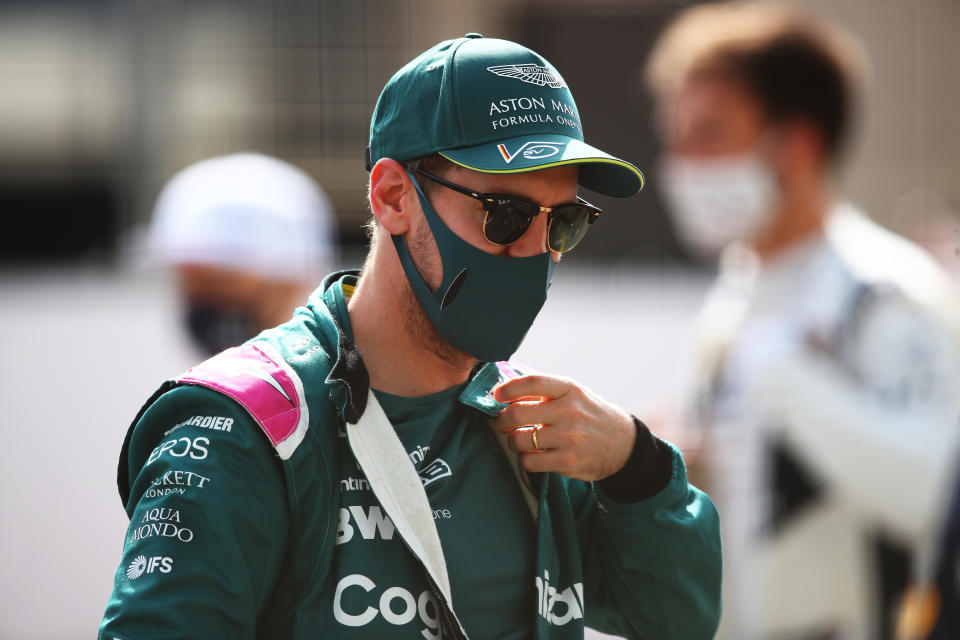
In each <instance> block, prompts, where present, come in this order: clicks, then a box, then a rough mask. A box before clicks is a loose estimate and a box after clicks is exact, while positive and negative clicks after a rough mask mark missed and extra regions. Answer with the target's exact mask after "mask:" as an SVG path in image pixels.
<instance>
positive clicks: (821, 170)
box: [647, 3, 960, 640]
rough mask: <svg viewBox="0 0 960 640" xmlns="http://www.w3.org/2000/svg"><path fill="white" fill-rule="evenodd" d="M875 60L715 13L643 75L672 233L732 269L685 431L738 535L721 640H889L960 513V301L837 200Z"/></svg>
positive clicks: (740, 16) (714, 305) (771, 18)
mask: <svg viewBox="0 0 960 640" xmlns="http://www.w3.org/2000/svg"><path fill="white" fill-rule="evenodd" d="M864 61H865V57H864V56H863V54H862V53H860V50H859V47H858V45H857V44H856V43H855V41H853V40H852V39H851V38H850V37H849V36H847V35H845V34H843V33H842V32H840V31H839V30H838V29H837V28H835V27H833V26H831V25H828V24H825V23H823V22H822V21H820V20H817V19H815V18H812V17H810V16H807V15H805V14H802V13H798V12H796V11H794V10H792V9H789V8H786V7H783V6H780V5H772V4H759V3H719V4H710V5H706V6H701V7H696V8H693V9H690V10H688V11H685V12H683V13H682V14H681V15H680V17H679V18H678V19H677V20H676V21H675V22H674V23H673V24H672V25H670V26H669V27H668V28H667V30H666V31H665V33H664V34H663V35H662V36H661V39H660V40H659V42H658V44H657V45H656V47H655V48H654V51H653V54H652V56H651V59H650V61H649V64H648V68H647V74H648V76H647V77H648V81H649V84H650V86H651V88H652V90H653V92H654V94H655V97H656V99H657V103H658V104H657V106H658V118H659V125H660V128H661V133H662V138H663V142H664V147H665V154H664V159H663V162H662V165H661V169H662V170H661V172H660V178H661V180H660V185H661V187H662V188H663V190H664V193H665V195H666V197H667V204H668V205H669V208H670V213H671V214H672V217H673V220H674V222H675V226H676V228H677V230H678V231H679V232H680V235H681V236H682V238H683V239H684V240H685V241H686V242H687V244H688V246H689V247H690V248H691V250H692V251H694V252H695V253H697V254H699V255H701V256H705V257H707V258H709V259H714V258H717V257H720V256H721V254H722V258H721V260H720V274H719V277H718V278H717V281H716V283H715V286H714V289H713V291H712V292H711V294H710V295H709V296H708V298H707V301H706V303H705V306H704V308H703V310H702V312H701V317H700V322H699V324H698V326H699V334H698V336H697V342H696V343H695V349H694V351H695V353H696V362H695V367H694V369H695V375H694V378H695V379H696V383H695V384H694V385H693V387H694V390H693V392H692V394H691V395H692V398H691V401H690V414H691V415H690V422H691V423H692V424H693V425H695V427H696V429H695V430H694V431H695V433H697V434H700V436H701V439H700V440H699V442H698V444H697V446H696V447H694V449H696V450H697V451H698V452H699V463H700V464H701V466H702V468H703V470H704V472H705V474H706V478H707V479H708V480H707V486H708V487H710V491H711V494H712V495H714V497H715V498H716V500H717V505H718V509H719V511H720V513H721V518H722V522H723V523H724V531H723V538H724V540H723V544H724V596H723V597H724V615H723V620H722V623H721V631H720V636H719V637H723V638H735V639H736V640H751V639H754V638H790V639H796V640H802V639H808V638H809V639H821V638H833V639H840V638H843V639H862V640H877V639H883V638H890V637H892V634H893V624H892V620H893V619H894V617H895V616H894V613H895V611H896V609H897V608H898V607H899V606H900V603H901V601H902V600H903V598H904V596H905V594H906V593H907V591H908V589H907V585H908V583H909V582H910V581H912V580H921V581H923V580H925V579H926V578H927V577H929V576H928V575H926V574H928V573H929V572H930V571H931V567H930V565H931V562H930V557H931V555H932V553H931V550H932V549H934V548H935V547H936V544H937V541H936V538H937V531H938V529H939V521H940V520H941V518H942V517H943V514H944V513H945V510H946V504H947V497H948V495H949V492H950V487H951V484H952V479H953V477H954V476H953V468H954V467H955V461H956V460H957V459H958V456H957V453H956V450H957V441H958V435H960V425H958V420H957V419H958V415H960V404H958V403H960V338H958V336H960V333H958V314H957V308H956V294H955V291H954V290H953V288H952V286H951V283H950V281H949V279H948V278H947V276H946V275H945V274H944V273H943V272H942V271H941V270H940V269H939V268H938V267H937V266H936V265H935V264H934V262H933V261H932V260H931V259H930V258H929V257H928V256H927V255H926V254H924V253H923V252H922V251H921V250H919V249H918V248H917V247H916V246H914V245H912V244H911V243H909V242H907V241H906V240H904V239H903V238H900V237H898V236H896V235H894V234H893V233H890V232H888V231H886V230H884V229H882V228H881V227H879V226H878V225H876V224H875V223H873V222H871V221H870V220H869V219H868V218H867V217H865V216H864V215H863V214H862V213H860V212H859V211H857V210H856V209H854V208H853V207H852V206H851V205H849V204H846V203H844V202H843V201H842V199H841V198H840V197H839V196H838V195H837V194H836V189H835V182H836V180H835V178H836V174H837V172H838V171H839V169H840V168H841V165H842V160H843V156H844V152H845V146H846V144H847V140H848V137H849V129H850V127H851V123H852V121H853V120H854V112H855V109H854V106H855V103H856V102H857V94H858V92H859V85H860V83H861V81H862V77H863V74H864V66H865V65H864ZM687 453H688V457H689V456H690V454H691V453H693V451H688V452H687Z"/></svg>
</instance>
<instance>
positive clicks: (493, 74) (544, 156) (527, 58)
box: [367, 33, 643, 198]
mask: <svg viewBox="0 0 960 640" xmlns="http://www.w3.org/2000/svg"><path fill="white" fill-rule="evenodd" d="M433 153H439V154H440V155H442V156H444V157H445V158H447V159H448V160H450V161H451V162H454V163H456V164H458V165H460V166H462V167H465V168H467V169H470V170H472V171H479V172H482V173H523V172H526V171H536V170H538V169H547V168H549V167H557V166H561V165H568V164H576V165H579V168H580V171H579V181H580V184H581V185H582V186H584V187H586V188H587V189H591V190H593V191H597V192H599V193H602V194H605V195H609V196H615V197H619V198H625V197H627V196H632V195H633V194H635V193H637V192H638V191H639V190H640V189H641V188H643V174H642V173H640V170H639V169H637V168H636V167H635V166H633V165H632V164H630V163H629V162H625V161H624V160H620V159H619V158H615V157H613V156H611V155H610V154H608V153H604V152H603V151H600V150H599V149H597V148H595V147H592V146H590V145H588V144H587V143H585V142H584V141H583V128H582V125H581V124H580V112H579V111H577V105H576V103H575V102H574V100H573V94H571V93H570V89H569V88H568V87H567V84H566V82H564V81H563V77H562V76H561V75H560V73H559V72H558V71H557V70H556V69H554V68H553V66H552V65H551V64H550V63H549V62H547V61H546V60H545V59H544V58H543V57H542V56H540V55H539V54H537V53H535V52H534V51H531V50H530V49H527V48H526V47H523V46H521V45H519V44H516V43H515V42H510V41H508V40H497V39H494V38H484V37H483V36H481V35H480V34H476V33H469V34H467V35H466V36H465V37H463V38H457V39H455V40H447V41H444V42H441V43H440V44H438V45H436V46H435V47H433V48H431V49H429V50H427V51H425V52H424V53H422V54H420V55H419V56H417V57H416V58H414V59H413V60H411V61H410V62H409V63H407V65H406V66H404V67H403V68H402V69H400V70H399V71H397V73H395V74H394V76H393V77H392V78H390V81H389V82H387V85H386V86H385V87H384V88H383V92H382V93H381V94H380V98H379V99H378V100H377V106H376V108H375V109H374V111H373V119H372V120H371V122H370V146H369V147H368V148H367V170H368V171H369V170H370V168H371V167H372V166H373V164H375V163H376V162H377V161H378V160H380V159H381V158H393V159H394V160H397V161H399V162H404V161H406V160H412V159H414V158H419V157H421V156H427V155H430V154H433Z"/></svg>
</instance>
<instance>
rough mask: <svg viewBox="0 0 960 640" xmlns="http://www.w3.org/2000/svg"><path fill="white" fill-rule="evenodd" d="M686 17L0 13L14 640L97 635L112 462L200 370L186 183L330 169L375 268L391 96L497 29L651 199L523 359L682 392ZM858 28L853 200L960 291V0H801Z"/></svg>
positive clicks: (652, 396) (7, 547)
mask: <svg viewBox="0 0 960 640" xmlns="http://www.w3.org/2000/svg"><path fill="white" fill-rule="evenodd" d="M690 4H694V3H691V2H681V1H678V0H633V1H632V2H627V1H620V0H605V1H602V2H587V1H585V0H582V1H580V2H569V1H563V0H553V1H551V2H527V1H523V0H511V1H509V2H508V1H507V0H485V1H484V2H480V1H479V0H392V1H386V0H315V1H313V2H306V1H301V0H289V1H281V0H276V1H274V2H269V1H264V0H193V1H188V0H178V1H173V0H171V1H168V2H157V1H152V2H148V1H142V0H128V1H120V0H113V1H110V0H46V1H44V2H11V1H6V2H0V212H2V214H3V222H4V225H3V231H0V353H2V354H3V355H4V357H3V364H2V365H0V366H2V369H0V407H2V408H3V414H2V415H3V426H4V432H5V435H6V438H5V440H4V442H5V444H6V446H4V447H3V448H2V453H0V512H2V522H3V526H2V527H0V531H2V546H0V567H2V572H0V638H4V639H6V638H17V639H20V638H87V637H91V636H92V635H93V634H94V633H95V631H94V630H95V629H96V627H97V624H98V622H99V618H100V616H101V615H102V612H103V607H104V605H105V603H106V598H107V596H108V594H109V592H110V588H111V582H112V578H113V573H114V571H115V569H116V563H117V562H118V560H119V557H120V550H121V545H122V540H123V536H124V532H125V527H126V517H125V515H124V512H123V510H122V508H121V505H120V501H119V498H118V497H117V494H116V490H115V485H114V478H115V470H116V459H117V454H118V453H119V449H120V445H121V442H122V439H123V434H124V431H125V429H126V427H127V425H128V424H129V421H130V419H132V418H133V416H134V415H135V413H136V411H137V409H138V408H139V406H140V404H141V402H142V401H143V400H145V399H146V398H147V396H148V395H149V394H150V393H151V392H152V391H153V389H154V388H155V387H156V386H157V385H158V384H159V383H160V381H162V380H163V379H164V378H166V377H169V376H173V375H176V374H178V373H180V372H181V371H182V370H183V369H185V368H186V367H188V366H190V364H191V363H192V362H193V361H194V359H195V358H196V357H197V354H196V353H195V352H194V351H193V350H192V348H191V346H190V344H189V343H188V341H187V338H186V336H185V335H184V334H183V332H182V331H181V328H180V325H179V311H180V310H179V307H178V303H177V301H176V299H175V297H174V295H173V288H172V286H171V283H170V281H169V280H168V276H167V275H166V274H164V273H163V272H161V271H159V270H157V269H153V268H151V267H150V266H149V264H145V261H144V260H143V258H142V256H141V255H140V248H142V243H140V241H139V236H140V233H141V231H140V229H141V226H142V225H143V224H144V223H145V222H146V221H147V220H148V219H149V215H150V211H151V209H152V206H153V201H154V198H155V197H156V194H157V192H158V191H159V189H160V187H161V186H162V185H163V184H164V182H165V181H166V180H167V179H168V178H169V177H170V176H171V175H172V174H173V173H175V172H176V171H177V170H178V169H180V168H182V167H184V166H186V165H188V164H190V163H192V162H195V161H197V160H200V159H202V158H205V157H208V156H212V155H216V154H223V153H230V152H236V151H244V150H253V151H260V152H263V153H267V154H271V155H276V156H278V157H281V158H283V159H286V160H288V161H290V162H292V163H294V164H296V165H298V166H300V167H302V168H303V169H305V170H306V171H307V172H309V173H310V174H311V175H312V176H314V177H315V178H316V179H317V180H318V181H319V182H320V184H321V185H322V186H323V187H324V189H325V190H326V191H327V193H328V194H329V195H330V197H331V199H332V200H333V202H334V205H335V207H336V210H337V214H338V219H339V224H340V231H341V242H342V245H343V261H344V266H359V264H360V262H361V260H362V256H363V251H364V246H363V237H364V236H363V232H362V229H361V224H362V222H363V221H364V220H365V218H366V215H367V213H366V205H365V199H364V198H365V195H364V194H365V185H366V174H365V172H364V171H363V149H364V147H365V146H366V137H367V128H368V124H369V118H370V114H371V112H372V110H373V105H374V103H375V101H376V98H377V95H378V93H379V90H380V88H381V87H382V85H383V84H384V82H385V81H386V80H387V79H388V78H389V76H390V75H391V74H392V73H393V72H394V71H395V70H396V69H397V68H399V67H400V66H401V65H402V64H404V63H405V62H406V61H408V60H409V59H411V58H412V57H413V56H415V55H416V54H418V53H419V52H420V51H422V50H423V49H425V48H427V47H429V46H431V45H433V44H434V43H436V42H438V41H440V40H443V39H446V38H450V37H457V36H460V35H462V34H464V33H466V32H469V31H478V32H481V33H483V34H485V35H487V36H491V37H504V38H508V39H515V40H518V41H520V42H522V43H524V44H526V45H528V46H530V47H532V48H534V49H536V50H538V51H539V52H541V53H542V54H544V55H545V56H546V57H547V58H548V59H549V60H550V61H551V62H553V63H554V64H555V65H556V66H557V67H558V68H559V69H560V71H561V72H562V73H563V75H564V77H565V79H566V81H567V83H568V84H569V85H570V87H571V88H572V90H573V92H574V95H575V97H576V98H577V102H578V105H579V107H580V111H581V116H582V119H583V121H584V123H585V129H586V136H587V139H588V140H590V141H591V142H592V143H593V144H595V145H597V146H599V147H601V148H604V149H606V150H608V151H610V152H611V153H614V154H616V155H619V156H620V157H624V158H626V159H628V160H631V161H633V162H634V163H635V164H637V165H638V166H640V167H641V168H642V169H643V170H644V171H645V173H646V174H647V176H648V179H649V181H648V187H647V189H646V190H645V191H644V192H642V193H641V194H640V195H639V196H638V197H636V198H632V199H630V200H628V201H626V202H619V201H616V200H613V199H606V198H603V197H596V198H592V194H591V199H594V200H596V203H597V204H599V205H600V206H602V207H604V209H605V211H606V213H605V215H604V217H603V219H602V220H601V221H600V223H599V224H598V225H596V226H595V227H594V229H593V230H592V231H591V235H590V238H589V240H587V241H586V242H584V244H583V245H582V246H581V247H579V248H578V249H577V251H576V253H575V254H573V255H572V256H571V258H570V259H569V260H565V261H564V266H563V268H562V269H561V270H560V273H559V274H558V276H557V279H556V281H555V285H554V287H553V288H552V290H551V299H550V301H549V302H548V304H547V307H546V309H545V310H544V312H543V314H542V315H541V318H540V320H538V322H537V323H536V324H535V325H534V328H533V330H532V331H531V334H530V336H529V338H528V340H527V342H526V343H525V345H524V347H523V349H522V350H521V352H520V353H519V354H518V356H517V358H518V359H519V360H521V361H524V362H528V363H530V364H532V365H534V366H536V367H537V368H539V369H541V370H545V371H551V372H556V373H560V374H565V375H571V376H575V377H577V378H579V379H580V380H581V381H583V382H584V383H585V384H587V385H588V386H590V387H592V388H594V389H596V390H597V391H599V392H600V393H602V394H604V395H606V396H608V397H610V398H611V399H613V400H615V401H617V402H619V403H620V404H622V405H624V406H625V407H626V408H628V409H629V410H631V411H634V412H641V411H643V410H644V408H645V407H647V406H650V405H652V404H658V403H663V402H669V401H670V400H672V399H674V398H676V396H677V394H678V393H679V389H680V387H681V384H682V370H681V369H682V368H681V362H682V360H683V354H684V352H685V339H686V335H687V331H688V329H689V326H690V322H691V320H692V314H693V313H694V312H695V310H696V309H697V307H698V305H699V302H700V297H701V296H702V295H703V292H704V288H705V287H706V285H707V283H708V282H709V275H710V274H709V273H707V272H705V271H704V270H703V269H702V268H701V267H698V266H697V265H695V264H692V263H690V262H689V260H688V259H687V258H686V256H685V255H684V253H683V252H682V250H681V249H680V247H679V245H678V244H677V242H676V240H675V238H674V236H673V232H672V229H671V228H670V225H669V223H668V222H667V220H666V218H665V217H664V215H663V213H662V209H661V205H660V197H659V194H658V193H657V188H656V171H655V157H656V151H657V149H656V143H655V140H654V137H653V133H652V130H651V119H652V114H651V112H650V101H649V97H648V96H647V95H646V93H645V91H644V89H643V87H642V85H641V83H640V79H639V73H640V69H641V67H642V64H643V61H644V59H645V56H646V54H647V51H648V50H649V48H650V46H651V45H652V43H653V39H654V38H655V37H656V35H657V34H658V33H659V30H660V28H661V27H662V26H663V24H665V22H666V21H667V20H668V19H669V18H670V17H671V16H672V15H673V14H674V13H675V12H676V11H677V10H679V9H681V8H684V7H686V6H689V5H690ZM797 4H801V5H803V6H805V7H807V8H808V9H811V10H813V11H815V12H817V13H820V14H821V15H824V16H825V17H828V18H830V19H833V20H835V21H837V22H839V23H840V24H841V25H843V26H845V27H847V28H848V29H850V30H851V31H852V32H853V33H855V34H856V35H858V36H859V37H860V38H861V39H862V41H863V42H864V44H865V45H866V48H867V50H868V52H869V54H870V56H871V62H872V68H873V74H872V81H871V86H870V88H869V93H868V96H867V98H868V99H867V109H866V113H865V116H866V117H865V119H864V120H862V122H861V126H860V135H859V143H858V144H856V145H855V150H854V153H853V158H852V162H851V163H850V166H851V170H850V171H849V173H848V174H847V175H846V176H844V188H845V191H846V193H847V194H848V195H849V196H850V199H851V200H852V201H853V202H855V203H857V204H859V205H861V206H862V207H863V208H864V209H865V210H867V211H868V212H870V213H871V215H872V216H873V217H874V218H875V219H877V220H878V221H879V222H881V223H882V224H884V225H886V226H888V227H890V228H892V229H894V230H896V231H898V232H900V233H902V234H904V235H906V236H908V237H911V238H913V239H914V240H917V241H919V242H920V243H921V244H923V245H924V246H926V247H927V248H928V249H930V250H931V251H933V252H934V254H935V255H936V256H937V257H938V258H940V259H941V260H942V261H943V262H944V263H945V264H946V265H947V267H948V268H949V269H950V270H951V271H952V272H953V273H954V274H956V275H960V255H958V254H960V250H958V247H960V222H958V218H957V214H956V211H957V209H958V206H960V180H958V177H960V117H958V115H957V114H960V83H958V82H957V77H958V76H957V70H956V67H957V65H958V63H960V45H958V43H957V39H956V36H957V34H958V33H960V2H957V1H956V0H916V1H914V2H907V1H905V0H807V1H805V2H798V3H797Z"/></svg>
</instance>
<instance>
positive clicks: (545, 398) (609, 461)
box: [493, 375, 637, 481]
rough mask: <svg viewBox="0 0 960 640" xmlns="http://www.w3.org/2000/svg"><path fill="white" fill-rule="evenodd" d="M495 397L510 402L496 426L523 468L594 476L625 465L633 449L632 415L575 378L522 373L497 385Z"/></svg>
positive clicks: (582, 477)
mask: <svg viewBox="0 0 960 640" xmlns="http://www.w3.org/2000/svg"><path fill="white" fill-rule="evenodd" d="M493 396H494V398H495V399H496V400H498V401H499V402H509V403H511V405H510V406H509V407H507V408H506V409H504V410H503V411H501V412H500V416H499V417H498V418H497V419H496V421H495V422H494V426H495V427H496V428H497V429H499V430H500V431H502V432H503V433H507V434H509V437H508V439H507V440H508V442H509V444H510V448H511V449H513V450H514V451H517V452H519V453H520V454H521V458H522V461H523V466H524V468H525V469H526V470H527V471H531V472H542V471H555V472H557V473H560V474H562V475H565V476H567V477H568V478H575V479H577V480H586V481H597V480H602V479H604V478H606V477H608V476H611V475H613V474H614V473H616V472H617V471H619V470H620V469H621V468H623V466H624V465H625V464H626V463H627V460H628V459H629V458H630V453H631V452H632V451H633V446H634V441H635V439H636V436H637V432H636V425H635V424H634V422H633V418H631V416H630V414H628V413H627V412H625V411H624V410H623V409H620V408H619V407H617V406H615V405H613V404H610V403H609V402H607V401H605V400H603V399H602V398H600V397H598V396H596V395H594V394H593V393H591V392H590V391H589V390H587V389H585V388H583V387H581V386H579V385H578V384H577V383H576V382H574V381H573V380H569V379H567V378H561V377H558V376H547V375H527V376H521V377H519V378H513V379H510V380H507V381H506V382H503V383H501V384H500V385H498V386H497V387H496V388H494V390H493ZM535 430H536V431H535ZM534 433H535V434H536V442H534Z"/></svg>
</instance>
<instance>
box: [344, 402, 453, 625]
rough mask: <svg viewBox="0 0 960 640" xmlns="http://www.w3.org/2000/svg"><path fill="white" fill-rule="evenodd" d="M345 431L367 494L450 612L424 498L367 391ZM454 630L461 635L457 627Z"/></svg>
mask: <svg viewBox="0 0 960 640" xmlns="http://www.w3.org/2000/svg"><path fill="white" fill-rule="evenodd" d="M346 430H347V440H348V441H349V443H350V448H351V449H353V455H354V457H356V459H357V464H359V465H360V469H362V470H363V473H364V475H366V476H367V481H368V482H369V483H370V488H371V490H372V491H373V493H374V495H375V496H376V497H377V500H378V501H379V502H380V505H381V506H382V507H383V509H384V510H385V511H386V512H387V515H388V516H389V517H390V519H391V520H392V521H393V524H394V526H395V527H396V528H397V532H398V533H399V534H400V536H401V537H402V538H403V540H404V541H405V542H406V543H407V546H409V547H410V550H411V551H412V552H413V553H414V555H416V556H417V558H418V559H419V560H420V562H421V563H423V566H424V567H426V569H427V572H428V573H429V574H430V577H431V578H433V581H434V582H435V583H436V584H437V586H438V587H439V588H440V591H441V593H442V594H443V597H444V598H445V599H446V601H447V605H448V606H449V608H450V611H451V612H452V611H453V596H452V593H451V590H450V577H449V575H448V574H447V563H446V560H444V557H443V548H442V547H441V546H440V536H439V534H438V533H437V526H436V524H435V523H434V521H433V512H432V510H431V508H430V502H429V500H427V493H426V491H424V489H423V482H422V480H421V479H420V475H419V474H418V473H417V470H416V468H415V467H414V466H413V462H411V460H410V457H409V456H408V455H407V452H406V450H405V449H404V447H403V444H402V443H401V442H400V438H398V437H397V433H396V431H394V429H393V425H392V424H390V420H389V419H388V418H387V415H386V414H385V413H384V412H383V408H382V407H381V406H380V403H379V402H377V398H376V396H374V394H373V391H372V390H369V391H367V408H366V410H365V411H364V412H363V415H362V416H361V417H360V420H359V421H358V422H357V424H350V423H349V422H348V423H347V428H346ZM457 624H460V623H459V620H458V621H457ZM460 628H461V630H462V629H463V625H460ZM464 637H466V633H464Z"/></svg>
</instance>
